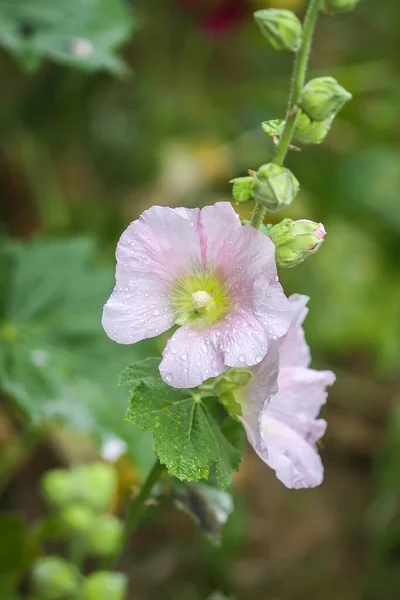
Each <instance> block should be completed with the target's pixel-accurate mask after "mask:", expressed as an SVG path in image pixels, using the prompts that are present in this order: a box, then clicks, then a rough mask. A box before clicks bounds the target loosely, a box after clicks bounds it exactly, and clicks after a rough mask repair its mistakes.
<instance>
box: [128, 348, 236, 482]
mask: <svg viewBox="0 0 400 600" xmlns="http://www.w3.org/2000/svg"><path fill="white" fill-rule="evenodd" d="M158 363H159V359H156V358H150V359H146V360H144V361H141V362H140V363H138V364H136V365H132V366H131V367H129V368H128V369H127V370H125V371H124V373H123V374H122V375H121V383H122V384H123V385H128V386H129V387H130V388H131V391H132V400H131V406H130V408H129V409H128V411H127V413H126V417H125V418H126V420H127V421H130V422H131V423H133V424H134V425H136V426H137V427H140V428H141V429H143V430H151V431H152V432H153V438H154V447H155V449H156V451H157V453H158V455H159V458H160V461H161V462H162V463H163V464H165V465H166V467H167V469H168V471H169V473H170V474H171V475H175V476H176V477H177V478H178V479H181V480H187V481H198V480H199V479H208V477H209V474H210V470H211V468H212V467H214V466H215V469H216V476H217V479H218V482H219V485H220V487H221V489H225V488H227V487H228V486H229V484H230V483H231V476H232V471H234V470H237V469H238V468H239V465H240V462H241V459H242V453H243V449H244V440H245V436H244V430H243V427H242V425H241V424H240V423H238V422H237V421H235V420H234V419H232V418H231V417H229V416H227V414H226V412H225V411H224V410H223V408H222V406H221V405H220V404H219V402H218V399H217V398H213V397H211V398H203V397H202V396H201V395H200V394H199V393H198V391H197V390H196V389H194V390H192V389H191V390H186V389H178V388H173V387H170V386H169V385H167V384H166V383H164V381H163V380H162V379H161V377H160V375H159V373H158Z"/></svg>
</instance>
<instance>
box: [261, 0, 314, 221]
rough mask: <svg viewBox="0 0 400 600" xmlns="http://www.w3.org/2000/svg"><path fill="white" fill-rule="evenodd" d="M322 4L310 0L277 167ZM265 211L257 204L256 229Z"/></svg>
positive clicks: (293, 119) (292, 123)
mask: <svg viewBox="0 0 400 600" xmlns="http://www.w3.org/2000/svg"><path fill="white" fill-rule="evenodd" d="M321 2H322V0H310V3H309V5H308V9H307V12H306V16H305V18H304V23H303V37H302V42H301V45H300V48H299V50H298V52H296V55H295V61H294V66H293V76H292V83H291V87H290V92H289V100H288V108H287V112H286V118H285V125H284V128H283V131H282V135H281V136H280V139H279V143H278V146H277V148H276V152H275V156H274V157H273V159H272V161H271V162H272V163H273V164H275V165H279V166H281V165H282V164H283V162H284V160H285V157H286V154H287V152H288V150H289V146H290V143H291V141H292V137H293V131H294V128H295V125H296V119H297V112H298V107H297V105H298V102H299V100H300V96H301V92H302V90H303V87H304V83H305V79H306V73H307V66H308V60H309V56H310V52H311V45H312V39H313V34H314V29H315V24H316V22H317V18H318V13H319V10H320V8H321ZM265 210H266V209H265V207H264V206H263V205H262V204H257V205H256V207H255V209H254V212H253V215H252V218H251V221H250V224H251V225H252V226H253V227H255V228H256V229H259V228H260V226H261V224H262V221H263V218H264V214H265Z"/></svg>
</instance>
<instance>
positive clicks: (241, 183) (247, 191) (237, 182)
mask: <svg viewBox="0 0 400 600" xmlns="http://www.w3.org/2000/svg"><path fill="white" fill-rule="evenodd" d="M229 183H233V188H232V195H233V199H234V201H235V202H236V203H237V204H241V203H242V202H247V201H248V200H251V199H252V197H253V194H252V189H253V177H236V178H235V179H232V180H231V181H230V182H229Z"/></svg>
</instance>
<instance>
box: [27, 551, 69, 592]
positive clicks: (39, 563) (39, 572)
mask: <svg viewBox="0 0 400 600" xmlns="http://www.w3.org/2000/svg"><path fill="white" fill-rule="evenodd" d="M32 584H33V588H34V590H35V592H36V593H37V594H38V596H39V597H40V598H43V600H65V598H71V597H73V596H74V595H75V594H76V593H77V591H78V589H79V584H80V575H79V571H78V570H77V569H76V567H75V566H74V565H72V564H70V563H68V562H67V561H66V560H64V559H63V558H60V557H58V556H44V557H42V558H39V559H37V560H36V562H35V563H34V565H33V570H32Z"/></svg>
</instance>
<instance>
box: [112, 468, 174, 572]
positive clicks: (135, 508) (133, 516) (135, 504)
mask: <svg viewBox="0 0 400 600" xmlns="http://www.w3.org/2000/svg"><path fill="white" fill-rule="evenodd" d="M163 471H164V466H163V465H162V464H161V463H160V461H159V460H158V459H157V460H156V462H155V463H154V465H153V468H152V469H151V471H150V473H149V474H148V475H147V477H146V479H145V481H144V482H143V485H142V487H141V489H140V492H139V493H138V495H137V496H136V497H135V499H134V500H133V501H132V503H131V504H130V506H129V507H128V511H127V513H126V518H125V527H124V533H123V536H122V543H121V547H120V548H119V550H118V552H117V553H115V554H113V555H111V556H110V557H108V558H107V559H106V560H105V561H104V564H103V569H104V570H108V569H111V568H112V567H114V566H115V565H116V564H117V562H118V559H119V557H120V556H121V553H122V550H123V549H124V546H125V544H126V542H127V540H128V539H129V536H130V535H131V533H132V531H133V530H134V529H135V526H136V524H137V522H138V520H139V518H140V516H141V514H142V511H143V508H144V505H145V503H146V500H147V499H148V497H149V496H150V494H151V491H152V489H153V487H154V485H155V483H156V482H157V481H158V479H159V478H160V476H161V474H162V473H163Z"/></svg>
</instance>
